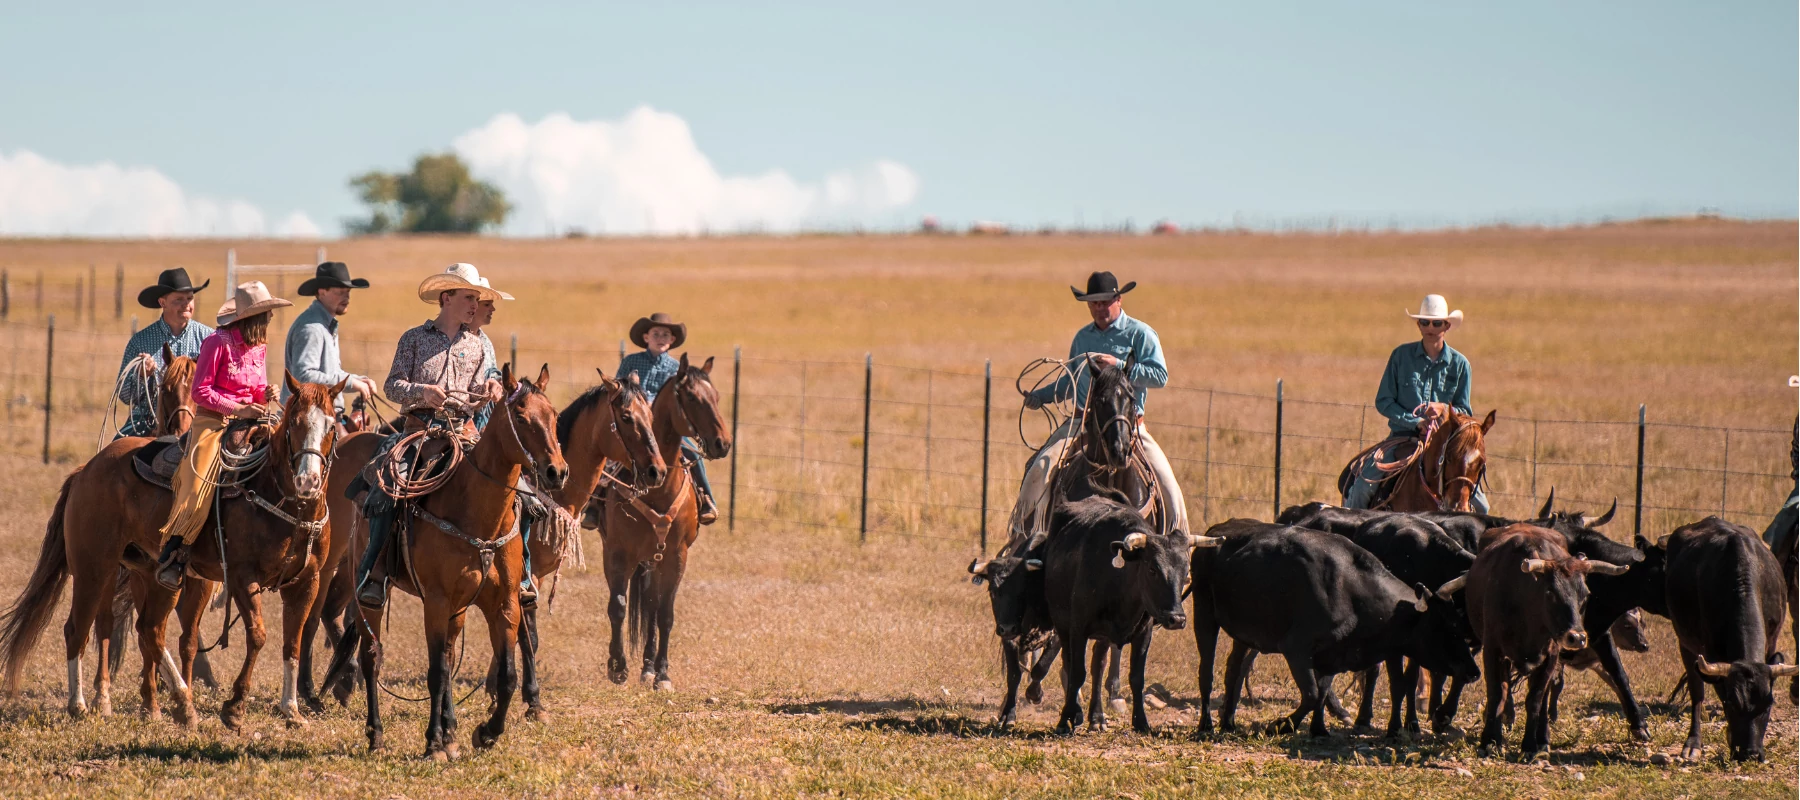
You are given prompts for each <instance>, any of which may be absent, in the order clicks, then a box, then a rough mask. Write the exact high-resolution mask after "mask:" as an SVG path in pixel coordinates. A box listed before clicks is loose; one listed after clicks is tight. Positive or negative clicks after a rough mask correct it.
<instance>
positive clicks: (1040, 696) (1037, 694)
mask: <svg viewBox="0 0 1800 800" xmlns="http://www.w3.org/2000/svg"><path fill="white" fill-rule="evenodd" d="M1025 702H1027V703H1030V704H1032V705H1034V706H1035V705H1039V704H1041V703H1043V702H1044V687H1042V686H1039V685H1037V684H1035V683H1034V684H1032V685H1030V686H1027V687H1025Z"/></svg>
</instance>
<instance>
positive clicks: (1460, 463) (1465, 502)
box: [1338, 409, 1498, 513]
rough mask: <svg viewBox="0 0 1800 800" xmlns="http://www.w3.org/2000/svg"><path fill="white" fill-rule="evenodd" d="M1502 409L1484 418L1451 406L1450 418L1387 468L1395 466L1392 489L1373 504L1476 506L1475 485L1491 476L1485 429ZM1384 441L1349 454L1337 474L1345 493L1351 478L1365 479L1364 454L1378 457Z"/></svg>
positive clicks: (1399, 508)
mask: <svg viewBox="0 0 1800 800" xmlns="http://www.w3.org/2000/svg"><path fill="white" fill-rule="evenodd" d="M1497 413H1498V411H1497V410H1495V411H1489V412H1488V413H1487V416H1486V417H1484V418H1482V419H1476V418H1475V417H1472V416H1469V415H1467V414H1464V413H1462V412H1460V411H1457V410H1455V409H1450V411H1449V418H1448V419H1446V420H1444V421H1443V422H1441V423H1439V424H1438V425H1436V426H1435V427H1433V428H1431V429H1430V430H1429V433H1428V434H1427V438H1426V439H1425V442H1424V443H1423V444H1422V445H1420V446H1417V447H1415V448H1414V450H1413V452H1412V454H1411V455H1408V456H1406V457H1405V458H1403V459H1400V460H1398V461H1396V462H1393V463H1391V464H1384V465H1383V469H1391V470H1392V474H1390V475H1389V476H1388V477H1387V478H1386V479H1385V482H1386V483H1387V485H1388V487H1389V489H1388V495H1387V497H1386V498H1385V499H1382V500H1380V501H1379V502H1377V503H1375V504H1374V505H1373V506H1372V508H1376V509H1385V510H1388V511H1404V512H1420V511H1460V512H1465V513H1466V512H1471V511H1474V510H1475V508H1474V506H1473V505H1472V504H1471V499H1472V498H1473V497H1474V496H1475V487H1476V485H1478V484H1480V483H1481V482H1482V481H1483V480H1486V479H1487V438H1486V437H1487V433H1488V431H1489V430H1492V429H1493V427H1494V416H1495V414H1497ZM1380 447H1381V445H1376V447H1374V448H1370V449H1369V450H1367V451H1364V452H1363V453H1362V454H1359V455H1358V456H1357V457H1356V458H1354V459H1351V461H1350V464H1349V465H1348V466H1346V467H1344V471H1343V472H1342V473H1340V474H1339V476H1338V486H1339V488H1340V489H1342V490H1344V491H1345V492H1346V493H1347V492H1348V491H1349V485H1350V484H1349V481H1355V480H1361V478H1360V477H1359V473H1360V470H1359V464H1361V463H1362V460H1363V459H1364V458H1375V457H1377V455H1378V454H1379V452H1380V451H1379V450H1378V449H1377V448H1380Z"/></svg>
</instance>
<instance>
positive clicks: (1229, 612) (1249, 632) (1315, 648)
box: [1194, 520, 1475, 736]
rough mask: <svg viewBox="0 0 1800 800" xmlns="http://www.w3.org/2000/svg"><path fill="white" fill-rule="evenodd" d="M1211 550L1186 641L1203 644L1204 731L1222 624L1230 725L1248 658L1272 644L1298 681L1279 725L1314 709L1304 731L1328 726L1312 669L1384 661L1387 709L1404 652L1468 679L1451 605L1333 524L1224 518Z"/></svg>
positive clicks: (1225, 714)
mask: <svg viewBox="0 0 1800 800" xmlns="http://www.w3.org/2000/svg"><path fill="white" fill-rule="evenodd" d="M1208 534H1209V535H1213V536H1220V537H1221V538H1223V543H1222V544H1221V545H1220V546H1219V547H1218V549H1217V550H1216V551H1213V552H1208V551H1199V552H1197V553H1196V554H1195V558H1194V570H1195V572H1194V576H1195V577H1194V639H1195V643H1196V644H1197V645H1198V646H1199V649H1200V731H1201V732H1202V733H1205V732H1208V731H1211V730H1212V719H1211V715H1210V713H1209V710H1208V705H1209V703H1210V700H1211V694H1212V680H1213V662H1214V649H1215V647H1216V646H1217V643H1218V634H1219V630H1220V629H1223V630H1224V631H1225V632H1226V633H1228V634H1230V635H1231V639H1232V647H1231V655H1230V656H1229V657H1228V658H1227V659H1226V666H1225V698H1224V701H1223V703H1222V704H1221V705H1220V708H1219V729H1220V730H1221V731H1231V730H1233V729H1234V728H1235V727H1236V725H1235V722H1234V717H1235V714H1236V711H1237V701H1238V696H1239V694H1240V692H1241V691H1242V688H1243V682H1244V673H1245V671H1246V670H1245V668H1244V665H1245V660H1246V657H1247V656H1248V655H1249V653H1250V652H1251V651H1252V650H1257V651H1261V652H1266V653H1280V654H1281V655H1282V656H1283V657H1284V658H1286V659H1287V662H1288V668H1289V670H1291V671H1292V673H1293V676H1294V683H1295V684H1296V685H1298V687H1299V689H1300V707H1299V708H1298V709H1296V710H1295V712H1294V713H1293V714H1291V715H1289V717H1288V719H1287V723H1288V725H1290V726H1294V727H1297V726H1298V725H1299V724H1300V722H1301V721H1302V720H1304V719H1305V718H1306V716H1307V715H1308V714H1311V715H1312V725H1311V731H1312V734H1313V735H1315V736H1324V735H1326V728H1325V719H1324V715H1323V714H1322V713H1321V710H1322V709H1321V706H1322V703H1321V700H1320V679H1321V678H1325V677H1329V676H1331V675H1335V674H1338V673H1342V672H1354V671H1360V670H1363V669H1367V668H1368V667H1370V666H1372V665H1375V664H1380V663H1382V662H1386V663H1387V664H1388V666H1389V669H1390V672H1389V679H1388V683H1389V688H1390V691H1391V693H1392V697H1393V704H1394V708H1393V714H1392V715H1391V716H1390V718H1389V721H1388V733H1389V734H1390V735H1397V734H1398V733H1399V729H1400V714H1399V708H1400V698H1401V697H1402V696H1403V693H1404V692H1406V691H1407V690H1408V689H1407V687H1406V686H1405V685H1404V684H1405V676H1406V671H1405V670H1404V669H1403V668H1402V659H1403V658H1406V657H1411V658H1413V659H1416V660H1417V661H1418V662H1419V663H1420V664H1422V665H1424V666H1425V667H1426V668H1428V669H1433V670H1443V671H1445V672H1449V673H1452V674H1460V675H1464V676H1470V677H1472V676H1473V675H1474V674H1475V661H1474V659H1473V658H1472V657H1470V655H1469V648H1468V646H1467V645H1466V644H1465V643H1464V641H1463V637H1462V635H1461V634H1460V633H1458V631H1457V623H1456V612H1455V610H1454V609H1453V608H1452V607H1451V605H1450V604H1449V603H1438V602H1435V601H1432V600H1431V599H1430V591H1429V590H1428V589H1427V588H1426V587H1425V586H1423V585H1420V586H1416V587H1408V586H1407V584H1405V583H1403V582H1401V581H1400V579H1399V578H1396V577H1394V575H1393V573H1391V572H1389V571H1388V570H1387V568H1385V567H1383V566H1382V565H1381V562H1380V561H1379V560H1378V559H1376V558H1375V556H1374V555H1372V554H1370V553H1369V552H1368V551H1367V550H1364V549H1362V548H1361V547H1358V546H1357V545H1356V544H1354V543H1353V542H1351V541H1350V540H1349V539H1347V538H1345V537H1342V536H1338V535H1336V534H1330V533H1323V532H1320V531H1314V530H1308V529H1305V528H1296V527H1290V526H1286V525H1271V524H1266V523H1259V522H1256V521H1254V520H1231V521H1228V522H1224V523H1221V524H1219V525H1217V526H1215V527H1214V528H1213V529H1212V530H1210V531H1208Z"/></svg>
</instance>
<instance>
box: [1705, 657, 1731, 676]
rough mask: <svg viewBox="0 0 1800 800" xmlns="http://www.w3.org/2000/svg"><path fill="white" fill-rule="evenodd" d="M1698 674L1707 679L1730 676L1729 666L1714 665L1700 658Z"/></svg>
mask: <svg viewBox="0 0 1800 800" xmlns="http://www.w3.org/2000/svg"><path fill="white" fill-rule="evenodd" d="M1700 674H1701V675H1705V676H1706V677H1708V678H1723V677H1725V676H1726V675H1730V674H1731V665H1730V664H1719V663H1714V662H1712V661H1707V660H1706V659H1704V658H1702V659H1700Z"/></svg>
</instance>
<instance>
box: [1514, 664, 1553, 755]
mask: <svg viewBox="0 0 1800 800" xmlns="http://www.w3.org/2000/svg"><path fill="white" fill-rule="evenodd" d="M1560 666H1561V665H1560V664H1559V663H1558V662H1557V658H1556V656H1555V655H1554V654H1552V655H1551V656H1549V657H1548V658H1545V659H1544V663H1542V664H1539V665H1538V668H1537V669H1534V670H1532V671H1531V673H1530V674H1529V675H1527V676H1526V678H1525V738H1524V740H1523V742H1522V743H1521V744H1520V746H1519V750H1520V755H1522V756H1524V757H1525V760H1527V761H1529V760H1531V757H1532V756H1534V755H1537V754H1538V753H1541V752H1543V751H1545V750H1549V749H1550V720H1549V718H1548V713H1547V710H1546V706H1547V705H1548V702H1547V701H1548V700H1549V696H1550V693H1549V689H1550V681H1551V680H1552V679H1553V678H1555V677H1557V673H1558V672H1559V671H1560V670H1559V669H1558V667H1560Z"/></svg>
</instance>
